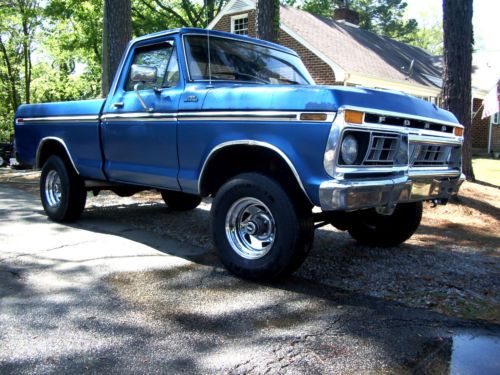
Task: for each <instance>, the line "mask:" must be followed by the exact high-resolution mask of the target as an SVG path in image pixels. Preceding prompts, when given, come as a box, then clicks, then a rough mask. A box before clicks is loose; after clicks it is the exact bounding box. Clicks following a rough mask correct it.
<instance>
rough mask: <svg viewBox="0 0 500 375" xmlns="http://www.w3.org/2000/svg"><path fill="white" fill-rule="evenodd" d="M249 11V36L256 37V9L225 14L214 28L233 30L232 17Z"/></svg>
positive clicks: (226, 30)
mask: <svg viewBox="0 0 500 375" xmlns="http://www.w3.org/2000/svg"><path fill="white" fill-rule="evenodd" d="M246 13H248V36H250V37H252V38H255V35H256V34H255V10H250V11H247V12H240V13H234V14H231V15H225V16H224V17H222V18H221V19H220V20H219V22H217V24H216V25H215V26H214V28H213V29H214V30H219V31H225V32H228V33H230V32H231V17H234V16H240V15H242V14H246Z"/></svg>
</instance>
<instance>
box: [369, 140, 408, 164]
mask: <svg viewBox="0 0 500 375" xmlns="http://www.w3.org/2000/svg"><path fill="white" fill-rule="evenodd" d="M399 140H400V138H399V137H398V136H395V135H394V136H393V135H387V134H384V135H382V134H374V135H373V136H372V137H371V140H370V145H369V147H368V152H367V153H366V156H365V160H364V161H363V165H393V164H394V158H395V155H396V153H397V152H398V149H399Z"/></svg>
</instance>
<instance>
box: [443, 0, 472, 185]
mask: <svg viewBox="0 0 500 375" xmlns="http://www.w3.org/2000/svg"><path fill="white" fill-rule="evenodd" d="M443 33H444V35H443V36H444V40H443V41H444V72H443V74H444V77H443V93H442V96H443V107H444V108H446V109H447V110H449V111H451V112H452V113H453V114H454V115H455V116H456V117H457V119H458V121H460V123H461V124H462V125H463V126H464V127H465V130H464V146H463V150H462V157H463V172H464V174H465V176H466V177H467V180H469V181H473V180H474V172H473V170H472V139H471V130H472V129H471V128H472V123H471V110H472V95H471V74H472V44H473V38H472V0H460V1H457V0H443Z"/></svg>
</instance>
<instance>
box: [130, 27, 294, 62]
mask: <svg viewBox="0 0 500 375" xmlns="http://www.w3.org/2000/svg"><path fill="white" fill-rule="evenodd" d="M172 34H179V35H187V34H199V35H208V34H209V35H210V36H213V37H222V38H230V39H234V40H241V41H242V42H247V43H254V44H258V45H261V46H266V47H269V48H273V49H276V50H279V51H282V52H285V53H289V54H292V55H295V56H298V54H297V52H295V51H294V50H292V49H290V48H287V47H284V46H282V45H279V44H276V43H271V42H268V41H265V40H261V39H255V38H250V37H248V36H245V35H238V34H233V33H228V32H224V31H214V30H208V29H200V28H196V27H182V28H177V29H170V30H163V31H158V32H156V33H152V34H147V35H144V36H140V37H138V38H135V39H132V40H131V41H130V45H133V44H135V43H137V42H141V41H144V40H148V39H154V38H158V37H162V36H167V35H172Z"/></svg>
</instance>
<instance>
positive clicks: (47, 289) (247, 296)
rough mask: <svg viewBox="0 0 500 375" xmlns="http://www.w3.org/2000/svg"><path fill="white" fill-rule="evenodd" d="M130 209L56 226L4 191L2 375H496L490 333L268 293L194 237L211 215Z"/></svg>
mask: <svg viewBox="0 0 500 375" xmlns="http://www.w3.org/2000/svg"><path fill="white" fill-rule="evenodd" d="M139 198H141V199H140V202H134V201H130V200H128V199H127V200H122V199H120V200H119V202H118V203H117V202H112V200H111V199H115V198H110V197H106V196H105V195H103V196H102V197H100V198H99V199H97V200H94V201H93V202H90V206H89V210H88V212H87V213H86V214H85V215H84V216H83V217H82V219H81V220H79V221H78V222H77V223H75V224H73V225H60V224H56V223H53V222H50V221H49V220H47V218H46V217H45V216H44V215H43V211H42V210H41V208H40V205H39V202H38V198H37V197H35V196H33V195H32V194H30V193H27V192H24V191H22V190H19V189H17V188H13V187H12V186H8V185H7V184H4V183H3V182H1V183H0V244H1V246H0V374H9V375H10V374H63V373H71V374H73V373H74V374H81V373H90V374H94V373H95V374H101V373H105V374H120V375H122V374H137V373H144V374H177V373H203V374H213V373H226V374H304V373H307V374H325V373H328V374H447V373H461V374H475V373H481V374H496V373H498V369H500V362H499V359H500V326H499V325H497V324H492V323H488V322H485V321H479V320H470V319H461V318H454V317H449V316H446V315H443V314H440V313H437V312H432V311H429V310H428V309H421V308H419V309H416V308H411V307H408V306H406V305H405V304H402V303H398V302H393V301H389V300H387V299H385V298H380V297H371V296H369V295H367V294H366V293H362V292H354V291H350V290H348V289H346V288H344V287H342V288H338V287H336V286H330V285H328V284H327V283H325V282H323V280H320V279H319V278H318V277H319V276H313V275H312V274H311V272H310V271H307V269H305V270H304V271H301V272H300V273H297V274H295V275H293V276H292V277H290V279H288V280H286V281H284V282H281V283H275V284H269V285H267V284H258V283H251V282H247V281H244V280H241V279H238V278H235V277H233V276H232V275H230V274H229V273H228V272H227V271H225V269H224V268H223V267H222V266H221V265H220V263H219V262H218V259H217V257H216V256H215V254H214V252H213V250H212V249H211V247H210V246H207V242H206V241H207V240H205V239H202V238H198V237H197V234H198V233H199V231H201V230H204V229H203V225H206V222H207V221H208V219H207V217H208V216H207V215H208V212H207V211H206V209H207V208H208V204H206V205H203V208H204V209H198V210H195V211H194V212H193V213H186V214H185V215H186V216H185V217H184V220H182V217H180V218H178V215H173V214H171V213H169V212H168V210H166V209H165V207H164V206H163V205H161V204H160V203H157V202H153V201H150V199H153V197H152V196H147V195H143V196H142V197H139ZM101 200H102V201H103V202H101ZM109 204H112V206H114V208H113V209H111V208H110V207H109ZM183 215H184V214H183ZM192 215H195V217H197V218H198V219H199V220H200V222H199V223H198V221H197V220H194V219H193V217H192ZM181 216H182V215H181ZM139 217H141V218H142V219H139ZM187 218H189V219H187ZM176 220H179V221H176ZM187 220H189V221H192V224H196V223H198V225H199V228H198V227H189V229H188V230H186V221H187ZM202 221H204V224H202V223H201V222H202ZM182 222H183V223H184V225H183V226H182V225H181V223H182ZM141 226H144V228H141ZM165 227H168V228H170V230H174V229H175V228H176V227H178V228H179V229H178V233H177V234H176V235H177V236H179V237H182V238H183V241H178V240H175V239H172V238H171V237H170V235H169V234H167V233H166V232H165V230H164V228H165ZM153 228H154V229H153ZM162 228H163V229H162ZM172 228H174V229H172ZM180 228H183V229H180ZM332 236H334V238H337V234H335V233H334V234H333V235H332ZM188 238H189V239H190V240H188ZM191 241H194V242H199V243H200V244H205V245H203V246H192V245H190V244H189V243H190V242H191ZM339 241H340V240H339ZM315 249H316V248H315ZM315 252H317V250H315ZM359 259H360V261H361V260H362V259H364V258H362V257H360V258H359ZM310 261H311V262H312V263H311V264H316V262H318V263H319V261H317V260H315V259H314V257H313V258H311V260H310ZM341 262H344V267H345V268H346V269H349V264H350V263H345V261H342V260H341ZM315 267H317V268H318V269H319V268H320V267H319V264H318V265H317V266H315ZM324 267H325V271H323V272H325V275H326V276H327V277H330V278H331V277H332V276H331V275H333V274H334V273H335V272H337V269H336V268H334V269H330V271H328V269H329V267H331V265H330V264H328V263H325V266H324ZM335 267H337V266H335ZM315 277H316V279H314V278H315ZM347 278H350V277H347Z"/></svg>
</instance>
